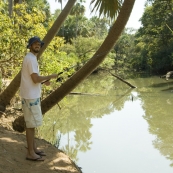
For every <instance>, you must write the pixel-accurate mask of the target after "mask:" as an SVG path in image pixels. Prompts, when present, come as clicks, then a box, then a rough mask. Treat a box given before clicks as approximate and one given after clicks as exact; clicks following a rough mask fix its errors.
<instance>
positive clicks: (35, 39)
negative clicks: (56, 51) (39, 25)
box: [27, 36, 44, 48]
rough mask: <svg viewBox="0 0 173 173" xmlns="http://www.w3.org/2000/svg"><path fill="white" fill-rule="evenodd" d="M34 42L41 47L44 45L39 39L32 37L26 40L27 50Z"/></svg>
mask: <svg viewBox="0 0 173 173" xmlns="http://www.w3.org/2000/svg"><path fill="white" fill-rule="evenodd" d="M35 41H38V42H40V43H41V47H42V46H43V45H44V42H43V41H41V40H40V38H39V37H37V36H34V37H31V38H30V39H29V40H28V45H27V48H29V47H30V46H31V45H32V44H33V43H34V42H35Z"/></svg>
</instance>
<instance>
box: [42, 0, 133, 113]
mask: <svg viewBox="0 0 173 173" xmlns="http://www.w3.org/2000/svg"><path fill="white" fill-rule="evenodd" d="M134 3H135V0H124V3H123V6H122V8H121V10H120V13H119V15H118V18H117V20H116V21H115V23H114V25H113V26H112V28H111V30H110V32H109V34H108V36H107V37H106V39H105V40H104V42H103V44H102V45H101V47H100V48H99V49H98V50H97V52H96V53H95V54H94V56H93V57H92V58H91V59H90V60H89V61H88V62H87V63H86V64H85V65H84V66H83V67H82V68H81V69H80V70H79V71H77V72H76V73H75V74H74V75H73V76H72V77H71V78H69V79H68V80H67V81H66V82H65V83H63V85H61V86H60V87H59V88H58V89H56V90H55V91H54V92H52V93H51V94H50V95H49V96H48V97H46V98H45V99H44V100H43V101H42V103H41V107H42V112H43V114H45V113H46V112H47V111H48V110H50V109H51V108H52V107H53V106H54V105H55V104H57V102H59V101H60V100H62V99H63V98H64V97H65V96H66V95H67V94H68V93H69V92H70V91H72V90H73V89H74V88H75V87H76V86H77V85H78V84H79V83H80V82H81V81H82V80H84V79H85V78H86V77H87V76H88V75H89V74H91V73H92V72H93V71H94V69H95V68H96V67H97V66H98V65H99V64H100V63H101V62H102V61H103V60H104V59H105V57H106V55H107V54H108V53H109V52H110V50H111V49H112V48H113V46H114V44H115V42H116V41H117V40H118V38H119V36H120V34H121V32H122V31H123V29H124V27H125V25H126V23H127V21H128V19H129V16H130V13H131V11H132V9H133V5H134Z"/></svg>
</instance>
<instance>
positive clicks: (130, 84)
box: [108, 71, 137, 88]
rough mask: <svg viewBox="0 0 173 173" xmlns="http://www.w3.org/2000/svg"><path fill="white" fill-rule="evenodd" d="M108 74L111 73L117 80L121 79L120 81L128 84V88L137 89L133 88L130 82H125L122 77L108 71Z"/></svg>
mask: <svg viewBox="0 0 173 173" xmlns="http://www.w3.org/2000/svg"><path fill="white" fill-rule="evenodd" d="M108 72H109V73H110V74H111V75H112V76H114V77H116V78H117V79H119V80H120V81H122V82H124V83H126V84H127V85H128V86H130V87H131V88H137V87H135V86H133V85H132V84H130V83H129V82H127V81H125V80H124V79H122V78H121V77H119V76H117V75H115V74H113V73H111V72H110V71H108Z"/></svg>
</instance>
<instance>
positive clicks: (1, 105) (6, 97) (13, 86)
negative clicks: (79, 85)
mask: <svg viewBox="0 0 173 173" xmlns="http://www.w3.org/2000/svg"><path fill="white" fill-rule="evenodd" d="M75 2H76V0H69V1H68V3H67V4H66V6H65V8H64V9H63V11H62V12H61V14H60V15H59V16H58V18H57V19H56V21H55V22H54V24H53V26H52V27H51V28H50V30H49V31H48V33H47V35H46V36H45V37H44V39H43V41H44V42H45V44H44V46H43V47H42V49H41V51H40V53H39V55H38V58H39V57H40V56H41V55H42V53H43V52H44V50H45V49H46V48H47V46H48V45H49V43H50V42H51V40H52V39H53V38H54V36H55V35H56V34H57V32H58V30H59V28H60V26H61V25H62V23H63V22H64V20H65V19H66V17H67V15H68V14H69V12H70V10H71V9H72V7H73V5H74V4H75ZM20 78H21V71H20V72H19V73H18V74H17V75H16V77H15V78H14V79H13V80H12V82H11V83H10V84H9V85H8V87H7V88H6V89H5V90H4V91H3V92H2V93H1V94H0V111H5V109H6V106H7V105H8V104H9V103H10V100H11V99H12V98H13V97H14V95H15V93H16V92H17V91H18V89H19V86H20Z"/></svg>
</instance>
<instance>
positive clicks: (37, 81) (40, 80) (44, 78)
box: [31, 73, 58, 83]
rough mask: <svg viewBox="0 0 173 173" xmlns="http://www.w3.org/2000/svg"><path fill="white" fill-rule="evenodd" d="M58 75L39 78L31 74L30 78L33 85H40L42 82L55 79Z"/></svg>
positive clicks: (35, 74)
mask: <svg viewBox="0 0 173 173" xmlns="http://www.w3.org/2000/svg"><path fill="white" fill-rule="evenodd" d="M57 77H58V74H51V75H48V76H39V75H38V74H37V73H32V74H31V78H32V81H33V82H34V83H42V82H43V81H46V80H50V79H52V78H57Z"/></svg>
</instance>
